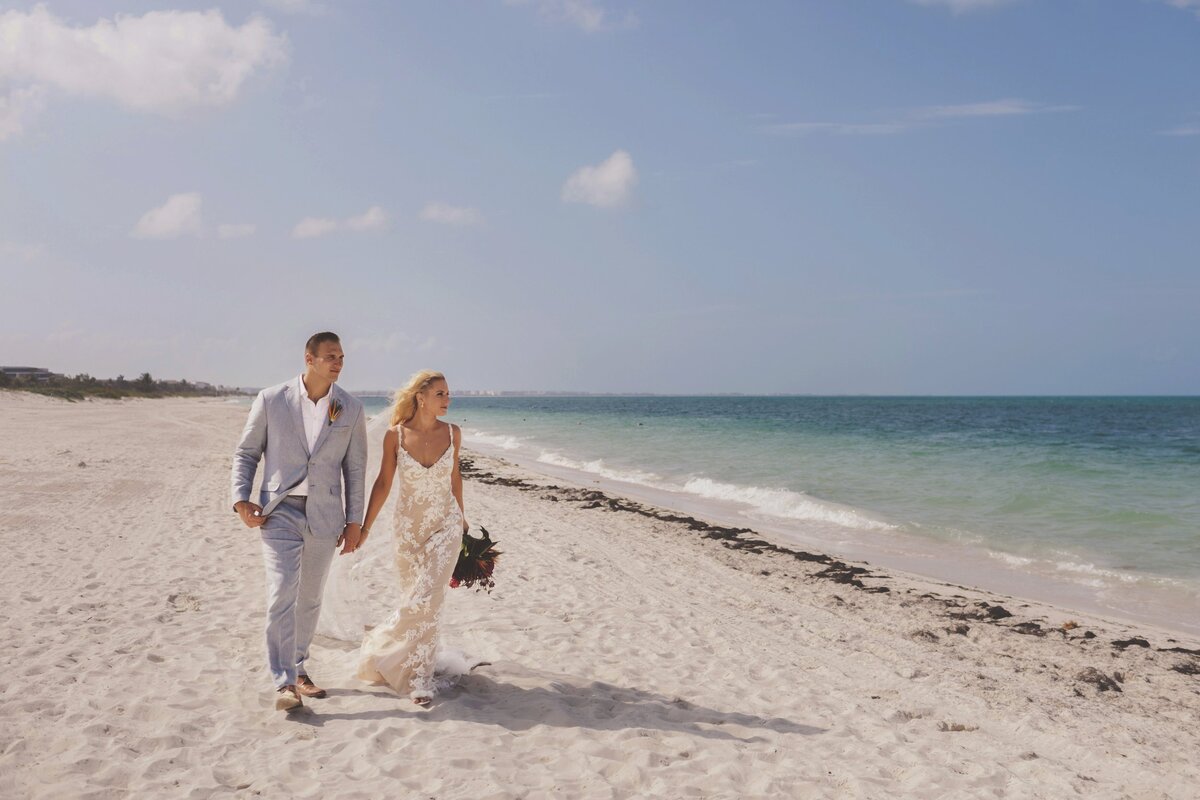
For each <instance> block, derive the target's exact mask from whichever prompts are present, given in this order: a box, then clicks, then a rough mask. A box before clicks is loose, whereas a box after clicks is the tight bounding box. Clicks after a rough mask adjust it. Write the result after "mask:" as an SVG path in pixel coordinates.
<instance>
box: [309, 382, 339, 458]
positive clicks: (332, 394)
mask: <svg viewBox="0 0 1200 800" xmlns="http://www.w3.org/2000/svg"><path fill="white" fill-rule="evenodd" d="M337 393H338V388H337V384H336V383H335V384H333V385H332V386H330V387H329V408H330V409H332V408H333V402H334V401H335V400H336V401H338V402H339V403H341V404H342V405H343V406H345V405H346V403H345V402H344V401H343V400H342V399H341V398H339V397H338V394H337ZM331 427H333V425H332V424H331V423H330V422H329V415H328V412H326V416H325V419H323V420H321V432H320V433H318V434H317V443H316V444H315V445H313V449H312V452H311V453H309V454H308V457H309V458H312V457H313V456H315V455H316V454H317V451H319V450H320V449H321V445H323V444H325V439H326V438H327V437H328V436H329V429H330V428H331Z"/></svg>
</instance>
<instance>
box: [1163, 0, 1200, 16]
mask: <svg viewBox="0 0 1200 800" xmlns="http://www.w3.org/2000/svg"><path fill="white" fill-rule="evenodd" d="M1167 5H1169V6H1174V7H1175V8H1182V9H1183V10H1185V11H1195V12H1196V13H1197V14H1200V0H1167Z"/></svg>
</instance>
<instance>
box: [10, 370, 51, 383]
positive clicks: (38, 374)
mask: <svg viewBox="0 0 1200 800" xmlns="http://www.w3.org/2000/svg"><path fill="white" fill-rule="evenodd" d="M0 372H3V373H4V377H6V378H8V379H10V380H22V381H33V382H34V383H49V382H50V381H52V380H54V379H55V378H61V377H63V376H62V375H59V374H58V373H57V372H51V371H50V370H48V369H45V368H44V367H0Z"/></svg>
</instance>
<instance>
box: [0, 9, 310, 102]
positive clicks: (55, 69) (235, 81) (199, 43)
mask: <svg viewBox="0 0 1200 800" xmlns="http://www.w3.org/2000/svg"><path fill="white" fill-rule="evenodd" d="M286 58H287V38H286V37H285V36H284V35H282V34H276V33H274V31H272V29H271V24H270V23H269V22H268V21H267V20H265V19H262V18H261V17H253V18H251V19H250V20H248V21H247V22H246V23H245V24H243V25H241V26H237V27H235V26H232V25H229V24H228V23H226V22H225V19H224V17H223V16H222V15H221V12H220V11H217V10H211V11H204V12H197V11H151V12H149V13H147V14H144V15H142V16H140V17H139V16H130V15H117V16H115V17H114V18H113V19H111V20H108V19H101V20H99V21H97V22H96V23H95V24H93V25H91V26H87V27H78V26H73V25H71V24H70V23H68V22H66V21H64V20H62V19H59V18H58V17H55V16H54V15H53V14H51V13H50V11H49V10H48V9H47V8H46V6H44V5H38V6H34V8H33V10H31V11H28V12H22V11H8V12H5V13H3V14H0V79H7V80H8V81H10V82H27V83H28V84H30V85H32V86H46V87H54V88H56V89H58V90H61V91H63V92H66V93H68V94H75V95H86V96H92V97H103V98H107V99H110V100H113V101H115V102H117V103H118V104H120V105H121V106H124V107H125V108H130V109H134V110H138V111H149V112H155V113H163V114H173V113H177V112H180V111H183V110H186V109H189V108H196V107H213V106H222V105H226V104H228V103H231V102H233V100H235V99H236V98H237V96H238V94H239V92H240V91H241V89H242V87H243V86H244V85H245V84H246V81H247V80H248V79H249V78H250V77H251V76H252V75H253V74H255V72H257V71H259V70H260V69H264V68H267V67H271V66H274V65H277V64H280V63H282V62H283V61H285V60H286Z"/></svg>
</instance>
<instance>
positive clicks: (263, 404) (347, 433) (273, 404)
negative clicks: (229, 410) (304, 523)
mask: <svg viewBox="0 0 1200 800" xmlns="http://www.w3.org/2000/svg"><path fill="white" fill-rule="evenodd" d="M301 386H302V384H301V383H300V381H299V380H297V379H296V378H293V379H292V380H290V381H287V382H286V383H281V384H279V385H278V386H272V387H271V388H270V389H263V390H262V391H261V392H259V393H258V397H256V398H254V404H253V405H252V406H251V407H250V416H249V418H248V419H247V420H246V428H245V430H243V431H242V439H241V441H240V442H238V446H237V450H236V451H235V452H234V454H233V502H234V503H235V504H236V503H238V502H240V501H242V500H249V499H250V494H251V491H252V490H253V488H254V475H255V473H256V472H257V471H258V462H259V460H260V459H261V460H263V462H264V463H263V482H262V487H261V490H260V491H259V495H258V504H259V505H260V506H262V509H263V515H264V516H266V515H269V514H270V513H271V511H273V510H274V509H275V507H276V506H277V505H279V504H280V503H281V502H282V501H283V499H284V498H285V497H287V495H288V493H289V492H290V491H291V490H292V489H294V488H296V486H298V485H299V484H300V482H301V481H303V480H304V479H305V478H307V479H308V503H307V505H306V506H305V513H306V514H307V516H308V524H309V527H310V528H311V529H312V531H313V532H314V533H316V534H318V535H330V536H337V535H340V534H341V532H342V529H343V528H344V527H345V526H346V523H347V522H353V523H357V524H359V525H361V524H362V521H363V513H364V511H365V497H366V476H367V421H366V415H365V413H364V412H363V405H362V402H361V401H359V400H358V399H357V398H355V397H353V396H352V395H350V394H349V393H348V392H346V391H345V390H343V389H341V388H339V387H338V385H337V384H336V383H335V384H333V386H332V387H331V388H330V392H331V395H330V398H329V401H330V407H331V408H332V407H333V404H334V403H337V404H340V406H341V413H340V414H338V416H337V419H335V420H333V421H332V422H331V421H329V420H328V419H325V420H322V422H321V433H320V435H319V436H318V437H317V443H316V445H315V446H314V447H313V448H312V452H309V449H308V436H307V435H306V433H305V431H304V416H303V411H302V410H301V406H300V404H301V403H302V402H311V401H309V400H308V398H306V397H301V396H300V394H301V391H302V389H301V388H300V387H301ZM343 491H344V492H345V505H343V504H342V494H343Z"/></svg>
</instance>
